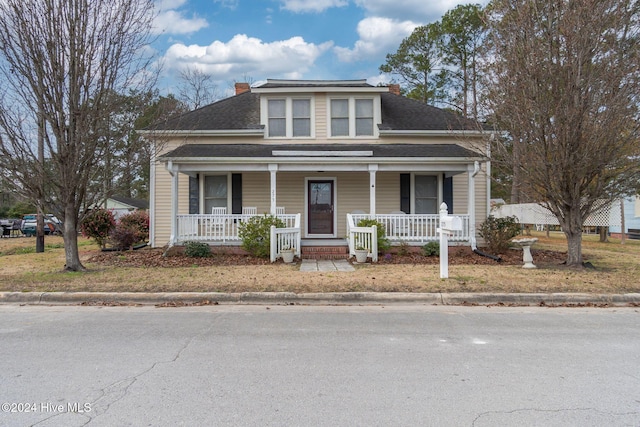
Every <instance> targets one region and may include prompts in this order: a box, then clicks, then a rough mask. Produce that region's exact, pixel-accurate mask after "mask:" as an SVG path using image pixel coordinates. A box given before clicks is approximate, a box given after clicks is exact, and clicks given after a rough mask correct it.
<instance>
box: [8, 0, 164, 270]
mask: <svg viewBox="0 0 640 427" xmlns="http://www.w3.org/2000/svg"><path fill="white" fill-rule="evenodd" d="M153 18H154V16H153V1H152V0H111V1H108V2H107V1H93V0H3V1H0V75H1V78H0V85H1V86H0V102H1V107H0V166H2V167H3V168H4V170H5V171H8V172H7V173H8V174H9V175H10V182H11V183H12V185H13V186H14V187H15V188H16V189H17V190H18V191H20V192H21V193H23V194H24V195H26V196H27V197H28V198H30V199H31V200H35V201H42V204H43V205H44V206H46V207H47V208H48V209H50V210H51V211H52V212H53V213H54V214H56V215H57V216H58V217H59V218H60V219H62V220H63V221H64V231H63V237H64V242H65V258H66V265H65V269H66V270H73V271H78V270H83V269H84V266H83V265H82V263H81V262H80V258H79V255H78V240H77V236H78V222H79V220H80V217H81V213H82V212H83V211H84V210H85V209H87V208H89V207H91V206H93V205H94V203H95V202H97V201H98V200H100V198H101V195H100V194H97V193H93V192H90V191H88V189H89V185H90V183H91V182H92V181H96V177H97V176H99V174H100V170H99V167H100V162H99V160H100V159H101V158H102V157H103V156H104V153H105V151H106V150H109V147H108V141H109V138H108V135H107V132H108V130H106V129H105V123H107V122H108V117H109V116H110V114H111V112H112V111H114V110H115V107H116V106H115V105H114V99H115V98H114V97H113V96H110V95H111V94H112V93H124V92H125V88H126V89H127V90H128V89H132V88H133V89H137V90H142V87H144V86H146V85H147V84H150V83H151V79H150V78H151V77H153V76H152V75H151V72H150V70H151V67H149V65H150V58H146V57H144V56H143V52H145V48H146V46H147V45H148V43H149V41H150V39H149V35H150V29H151V25H152V21H153ZM40 123H42V126H41V132H42V139H43V148H44V157H45V158H44V160H43V161H41V162H38V161H37V155H36V151H37V150H36V148H35V146H36V145H37V144H35V143H34V141H36V137H37V135H38V130H37V128H38V125H39V124H40Z"/></svg>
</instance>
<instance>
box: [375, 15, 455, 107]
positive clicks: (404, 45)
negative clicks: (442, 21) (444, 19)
mask: <svg viewBox="0 0 640 427" xmlns="http://www.w3.org/2000/svg"><path fill="white" fill-rule="evenodd" d="M440 39H441V29H440V25H439V24H438V23H434V24H428V25H424V26H421V27H418V28H416V29H415V30H413V32H412V33H411V35H410V36H409V37H407V38H405V39H404V40H402V42H401V43H400V47H398V50H397V52H396V53H390V54H387V56H386V62H385V63H384V64H383V65H381V66H380V71H381V72H383V73H389V74H393V75H397V76H399V77H400V79H401V81H402V83H403V84H404V86H405V87H404V90H405V92H406V93H407V96H408V97H409V98H413V99H417V100H419V101H422V102H425V103H432V104H435V103H437V102H438V101H439V100H441V99H443V98H444V93H443V89H444V86H445V85H444V80H443V76H444V70H443V69H442V61H441V59H442V55H441V52H440V48H439V46H440V44H441V41H440Z"/></svg>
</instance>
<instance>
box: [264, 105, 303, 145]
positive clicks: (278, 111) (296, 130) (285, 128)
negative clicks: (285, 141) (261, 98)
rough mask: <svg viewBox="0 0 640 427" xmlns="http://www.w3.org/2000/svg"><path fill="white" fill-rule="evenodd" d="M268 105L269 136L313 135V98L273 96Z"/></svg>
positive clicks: (298, 136)
mask: <svg viewBox="0 0 640 427" xmlns="http://www.w3.org/2000/svg"><path fill="white" fill-rule="evenodd" d="M263 105H264V104H263ZM266 106H267V117H266V119H267V135H268V137H269V138H310V137H311V136H312V132H313V130H312V127H313V121H312V114H313V111H312V102H311V98H291V97H286V98H272V99H268V100H267V102H266Z"/></svg>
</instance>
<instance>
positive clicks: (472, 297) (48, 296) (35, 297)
mask: <svg viewBox="0 0 640 427" xmlns="http://www.w3.org/2000/svg"><path fill="white" fill-rule="evenodd" d="M203 301H210V302H211V303H213V302H216V303H219V304H256V305H276V304H282V305H289V304H302V305H382V304H422V305H501V304H504V305H542V306H553V305H591V304H593V305H605V304H606V305H610V306H625V305H638V306H640V293H629V294H585V293H580V294H575V293H547V294H542V293H527V294H512V293H403V292H397V293H394V292H336V293H305V294H295V293H292V292H242V293H218V292H159V293H144V292H115V293H112V292H0V304H30V305H38V304H42V305H58V304H82V303H121V304H142V305H156V304H165V303H176V302H182V303H185V304H194V303H201V302H203Z"/></svg>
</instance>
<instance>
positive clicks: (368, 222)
mask: <svg viewBox="0 0 640 427" xmlns="http://www.w3.org/2000/svg"><path fill="white" fill-rule="evenodd" d="M374 225H375V226H376V228H377V232H378V253H379V254H380V253H384V252H387V251H388V250H389V248H390V247H391V243H390V242H389V239H387V232H386V230H385V228H384V224H382V223H380V222H378V221H376V220H375V219H370V218H365V219H361V220H360V221H358V224H356V226H357V227H372V226H374Z"/></svg>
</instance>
